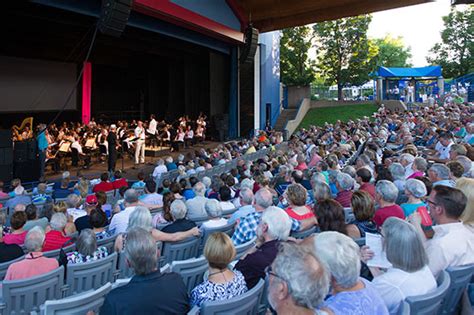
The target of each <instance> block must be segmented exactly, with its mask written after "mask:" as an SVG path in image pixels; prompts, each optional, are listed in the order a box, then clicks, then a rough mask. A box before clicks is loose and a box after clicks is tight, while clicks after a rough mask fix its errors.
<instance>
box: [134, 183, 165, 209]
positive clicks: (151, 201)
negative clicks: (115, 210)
mask: <svg viewBox="0 0 474 315" xmlns="http://www.w3.org/2000/svg"><path fill="white" fill-rule="evenodd" d="M139 200H140V202H141V203H142V204H144V205H147V206H151V207H153V208H155V207H156V208H158V207H162V206H163V196H162V195H160V194H159V193H157V192H156V183H155V181H153V180H147V181H146V182H145V193H144V194H143V195H141V196H140V198H139Z"/></svg>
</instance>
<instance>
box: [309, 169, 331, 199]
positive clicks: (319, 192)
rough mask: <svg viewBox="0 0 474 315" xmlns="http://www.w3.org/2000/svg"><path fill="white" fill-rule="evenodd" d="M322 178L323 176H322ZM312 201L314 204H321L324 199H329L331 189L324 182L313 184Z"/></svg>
mask: <svg viewBox="0 0 474 315" xmlns="http://www.w3.org/2000/svg"><path fill="white" fill-rule="evenodd" d="M323 176H324V175H323ZM311 192H312V195H313V197H312V199H313V202H314V204H317V203H318V202H321V201H323V200H326V199H331V198H332V196H331V188H330V187H329V185H328V184H327V183H326V182H322V181H318V182H315V183H314V184H313V189H312V190H311Z"/></svg>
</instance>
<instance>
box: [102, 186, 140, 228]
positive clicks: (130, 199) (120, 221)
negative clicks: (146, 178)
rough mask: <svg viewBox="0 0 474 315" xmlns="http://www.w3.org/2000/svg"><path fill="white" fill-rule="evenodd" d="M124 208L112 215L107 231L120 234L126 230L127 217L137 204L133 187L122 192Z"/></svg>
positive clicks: (136, 196) (136, 195)
mask: <svg viewBox="0 0 474 315" xmlns="http://www.w3.org/2000/svg"><path fill="white" fill-rule="evenodd" d="M124 205H125V209H124V210H122V211H120V212H119V213H117V214H115V215H114V216H113V217H112V220H111V221H110V225H109V232H110V233H111V234H112V235H113V234H120V233H123V232H125V231H126V230H127V226H128V218H129V217H130V214H131V213H132V212H133V211H134V210H135V207H136V206H137V205H138V192H137V191H136V190H135V189H128V190H127V191H126V192H125V194H124Z"/></svg>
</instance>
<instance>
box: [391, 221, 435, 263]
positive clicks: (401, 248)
mask: <svg viewBox="0 0 474 315" xmlns="http://www.w3.org/2000/svg"><path fill="white" fill-rule="evenodd" d="M382 231H383V233H384V244H383V246H384V248H385V251H386V253H387V259H388V261H390V263H392V265H393V266H394V267H395V268H399V269H401V270H403V271H406V272H415V271H418V270H420V269H422V268H423V267H424V266H426V265H427V264H428V256H427V254H426V251H425V248H424V246H423V241H422V239H421V236H420V234H419V233H418V232H417V231H416V229H415V227H414V226H413V225H411V224H410V223H408V222H405V221H404V220H402V219H400V218H397V217H390V218H388V219H387V220H385V222H384V223H383V226H382Z"/></svg>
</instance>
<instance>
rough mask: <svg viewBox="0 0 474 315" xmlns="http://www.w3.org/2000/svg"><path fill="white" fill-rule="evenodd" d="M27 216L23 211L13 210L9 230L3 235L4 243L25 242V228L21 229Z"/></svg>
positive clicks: (21, 243) (17, 243) (19, 243)
mask: <svg viewBox="0 0 474 315" xmlns="http://www.w3.org/2000/svg"><path fill="white" fill-rule="evenodd" d="M27 219H28V217H27V216H26V213H25V212H24V211H17V212H14V213H13V215H12V218H11V222H10V225H11V228H12V229H11V232H10V234H6V235H5V236H4V237H3V242H4V243H5V244H16V245H20V246H21V245H23V244H24V243H25V237H26V233H28V231H27V230H25V229H23V227H24V226H25V223H26V221H27Z"/></svg>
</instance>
